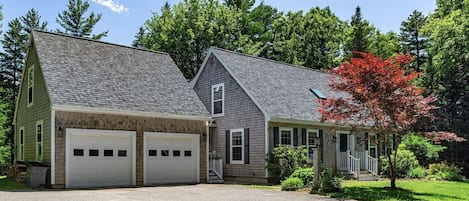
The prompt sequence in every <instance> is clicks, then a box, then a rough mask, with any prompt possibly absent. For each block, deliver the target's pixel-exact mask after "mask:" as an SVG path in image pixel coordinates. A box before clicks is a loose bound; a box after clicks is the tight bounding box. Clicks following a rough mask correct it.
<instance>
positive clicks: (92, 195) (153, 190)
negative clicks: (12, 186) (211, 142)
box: [0, 184, 336, 201]
mask: <svg viewBox="0 0 469 201" xmlns="http://www.w3.org/2000/svg"><path fill="white" fill-rule="evenodd" d="M0 200H2V201H10V200H11V201H22V200H35V201H55V200H67V201H79V200H80V201H81V200H86V201H90V200H99V201H108V200H109V201H111V200H112V201H121V200H122V201H124V200H125V201H127V200H138V201H146V200H148V201H150V200H151V201H154V200H165V201H166V200H167V201H172V200H204V201H212V200H213V201H215V200H217V201H218V200H237V201H239V200H256V201H264V200H265V201H276V200H298V201H301V200H321V201H332V200H336V199H331V198H326V197H323V196H319V195H311V194H308V193H306V192H284V191H280V190H272V189H256V188H252V187H247V186H240V185H223V184H199V185H187V186H159V187H141V188H116V189H96V190H94V189H89V190H88V189H87V190H52V191H29V192H5V191H3V192H2V191H0Z"/></svg>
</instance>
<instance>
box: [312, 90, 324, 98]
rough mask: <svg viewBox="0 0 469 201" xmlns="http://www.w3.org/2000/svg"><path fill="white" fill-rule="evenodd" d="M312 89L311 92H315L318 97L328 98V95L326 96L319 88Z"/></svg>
mask: <svg viewBox="0 0 469 201" xmlns="http://www.w3.org/2000/svg"><path fill="white" fill-rule="evenodd" d="M310 90H311V92H313V94H314V95H316V96H317V97H318V98H320V99H326V96H325V95H324V94H323V93H322V92H321V91H319V89H313V88H311V89H310Z"/></svg>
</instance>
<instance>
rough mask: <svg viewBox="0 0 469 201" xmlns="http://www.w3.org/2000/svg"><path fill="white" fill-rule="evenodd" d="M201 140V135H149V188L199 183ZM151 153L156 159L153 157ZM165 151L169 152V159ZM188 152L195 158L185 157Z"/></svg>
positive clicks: (147, 163) (147, 168) (146, 173)
mask: <svg viewBox="0 0 469 201" xmlns="http://www.w3.org/2000/svg"><path fill="white" fill-rule="evenodd" d="M199 140H200V139H199V135H198V134H166V133H145V142H144V143H145V147H146V148H145V175H144V177H145V184H159V183H196V182H198V181H197V178H198V164H199V162H198V155H196V153H197V152H198V151H197V150H199V142H200V141H199ZM150 150H153V153H154V152H155V151H156V153H157V154H156V156H150ZM162 151H168V152H169V153H168V156H163V153H162ZM174 151H177V152H179V156H177V155H175V153H174ZM185 151H190V153H191V154H190V155H191V156H185ZM197 154H198V153H197Z"/></svg>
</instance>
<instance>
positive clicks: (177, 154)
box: [173, 150, 181, 156]
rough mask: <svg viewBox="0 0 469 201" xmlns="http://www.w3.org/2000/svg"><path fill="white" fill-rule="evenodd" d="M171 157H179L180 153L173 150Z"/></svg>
mask: <svg viewBox="0 0 469 201" xmlns="http://www.w3.org/2000/svg"><path fill="white" fill-rule="evenodd" d="M173 156H181V151H179V150H173Z"/></svg>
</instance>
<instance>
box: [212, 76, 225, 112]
mask: <svg viewBox="0 0 469 201" xmlns="http://www.w3.org/2000/svg"><path fill="white" fill-rule="evenodd" d="M224 99H225V84H224V83H221V84H217V85H213V86H212V115H214V116H223V112H224V106H225V103H224V102H225V101H224Z"/></svg>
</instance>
